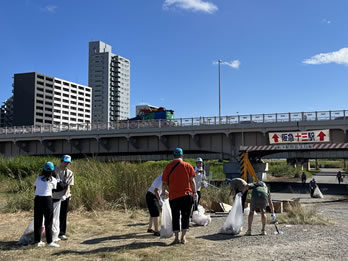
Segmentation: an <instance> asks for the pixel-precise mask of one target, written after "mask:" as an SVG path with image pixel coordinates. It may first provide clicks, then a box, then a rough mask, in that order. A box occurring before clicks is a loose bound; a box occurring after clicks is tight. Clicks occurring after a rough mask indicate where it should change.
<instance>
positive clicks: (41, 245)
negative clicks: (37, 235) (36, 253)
mask: <svg viewBox="0 0 348 261" xmlns="http://www.w3.org/2000/svg"><path fill="white" fill-rule="evenodd" d="M37 246H38V247H43V246H45V242H42V241H40V242H39V243H37Z"/></svg>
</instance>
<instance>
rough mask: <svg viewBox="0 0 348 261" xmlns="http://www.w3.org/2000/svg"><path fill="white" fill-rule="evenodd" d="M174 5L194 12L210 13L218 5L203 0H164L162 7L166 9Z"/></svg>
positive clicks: (215, 9) (216, 8)
mask: <svg viewBox="0 0 348 261" xmlns="http://www.w3.org/2000/svg"><path fill="white" fill-rule="evenodd" d="M171 6H174V7H177V8H182V9H185V10H192V11H196V12H204V13H209V14H212V13H214V12H215V11H217V10H218V7H217V6H216V5H214V4H213V3H210V2H207V1H204V0H165V1H164V3H163V9H168V8H169V7H171Z"/></svg>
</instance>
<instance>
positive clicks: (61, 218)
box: [59, 198, 70, 237]
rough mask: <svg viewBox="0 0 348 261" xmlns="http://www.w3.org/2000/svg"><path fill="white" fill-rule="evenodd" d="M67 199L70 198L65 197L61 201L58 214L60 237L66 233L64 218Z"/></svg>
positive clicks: (65, 218) (66, 210) (65, 216)
mask: <svg viewBox="0 0 348 261" xmlns="http://www.w3.org/2000/svg"><path fill="white" fill-rule="evenodd" d="M69 201H70V198H67V199H66V200H64V201H62V202H61V205H60V214H59V225H60V230H59V231H60V232H59V236H60V237H64V235H65V233H66V220H67V217H68V208H69Z"/></svg>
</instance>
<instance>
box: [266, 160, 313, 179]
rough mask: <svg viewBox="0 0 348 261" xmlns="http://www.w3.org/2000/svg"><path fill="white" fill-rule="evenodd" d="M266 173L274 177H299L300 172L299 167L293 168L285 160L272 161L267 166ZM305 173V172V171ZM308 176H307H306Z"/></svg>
mask: <svg viewBox="0 0 348 261" xmlns="http://www.w3.org/2000/svg"><path fill="white" fill-rule="evenodd" d="M268 174H270V175H272V176H275V177H285V176H288V177H295V178H299V177H301V174H302V169H301V168H294V167H293V166H291V165H289V164H287V162H285V161H281V162H272V163H270V164H269V166H268ZM306 174H307V173H306ZM307 177H308V176H307Z"/></svg>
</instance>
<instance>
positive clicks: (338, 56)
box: [302, 48, 348, 66]
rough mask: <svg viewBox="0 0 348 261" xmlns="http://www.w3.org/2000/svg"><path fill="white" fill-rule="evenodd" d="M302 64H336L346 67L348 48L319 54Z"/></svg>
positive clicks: (347, 64)
mask: <svg viewBox="0 0 348 261" xmlns="http://www.w3.org/2000/svg"><path fill="white" fill-rule="evenodd" d="M302 62H303V63H306V64H325V63H337V64H344V65H346V66H348V48H342V49H340V50H338V51H336V52H331V53H320V54H317V55H314V56H312V57H311V58H309V59H306V60H304V61H302Z"/></svg>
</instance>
